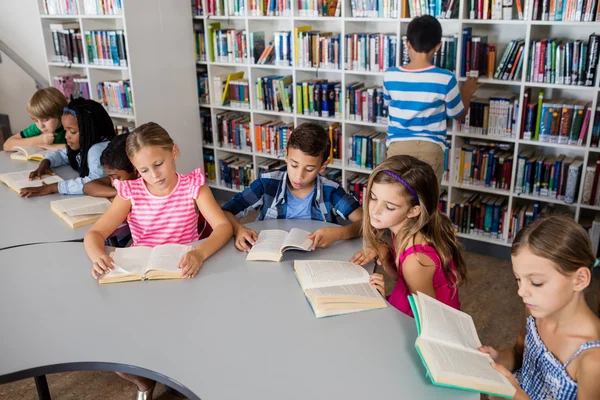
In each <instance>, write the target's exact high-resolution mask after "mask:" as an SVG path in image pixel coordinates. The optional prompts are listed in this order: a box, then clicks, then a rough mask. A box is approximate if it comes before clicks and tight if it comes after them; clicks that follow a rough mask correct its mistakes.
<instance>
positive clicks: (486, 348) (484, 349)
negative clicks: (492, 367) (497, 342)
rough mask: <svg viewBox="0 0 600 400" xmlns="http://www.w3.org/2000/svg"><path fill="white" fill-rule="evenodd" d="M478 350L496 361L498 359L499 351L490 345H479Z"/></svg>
mask: <svg viewBox="0 0 600 400" xmlns="http://www.w3.org/2000/svg"><path fill="white" fill-rule="evenodd" d="M479 351H480V352H482V353H485V354H487V355H489V356H490V357H491V358H492V360H494V362H498V360H500V353H499V352H498V350H496V349H494V348H493V347H491V346H481V347H480V348H479Z"/></svg>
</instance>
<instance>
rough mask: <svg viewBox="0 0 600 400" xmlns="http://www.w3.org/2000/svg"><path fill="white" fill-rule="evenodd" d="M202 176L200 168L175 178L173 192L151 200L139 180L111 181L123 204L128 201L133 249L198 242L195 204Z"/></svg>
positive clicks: (151, 195)
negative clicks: (123, 201) (136, 247)
mask: <svg viewBox="0 0 600 400" xmlns="http://www.w3.org/2000/svg"><path fill="white" fill-rule="evenodd" d="M203 185H204V174H203V173H202V170H201V169H200V168H198V169H196V170H195V171H193V172H192V173H191V174H189V175H181V174H179V173H178V174H177V185H176V186H175V189H173V191H172V192H171V194H168V195H166V196H155V195H153V194H152V193H150V191H149V190H148V188H147V187H146V183H145V182H144V179H143V178H138V179H135V180H131V181H122V182H121V181H119V180H114V186H115V188H116V189H117V192H118V193H119V196H121V197H122V198H123V199H125V200H129V201H131V211H130V212H129V215H128V216H127V223H128V224H129V229H130V230H131V237H132V239H133V246H150V247H154V246H158V245H161V244H190V243H191V242H193V241H196V240H198V214H197V213H196V208H195V202H196V198H197V197H198V191H199V190H200V187H202V186H203Z"/></svg>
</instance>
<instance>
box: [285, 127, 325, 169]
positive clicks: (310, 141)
mask: <svg viewBox="0 0 600 400" xmlns="http://www.w3.org/2000/svg"><path fill="white" fill-rule="evenodd" d="M287 147H288V149H290V148H291V149H298V150H300V151H301V152H303V153H305V154H308V155H309V156H313V157H321V160H322V163H323V162H325V160H327V159H328V158H329V152H330V150H331V141H330V140H329V135H328V134H327V131H326V130H325V128H324V127H323V126H321V125H319V124H317V123H315V122H305V123H303V124H301V125H299V126H297V127H296V129H294V130H293V131H292V134H291V135H290V137H289V139H288V143H287Z"/></svg>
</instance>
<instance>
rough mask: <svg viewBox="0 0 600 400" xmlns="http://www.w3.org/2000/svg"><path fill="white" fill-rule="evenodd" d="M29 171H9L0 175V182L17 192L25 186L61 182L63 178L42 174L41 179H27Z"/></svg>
mask: <svg viewBox="0 0 600 400" xmlns="http://www.w3.org/2000/svg"><path fill="white" fill-rule="evenodd" d="M30 173H31V171H19V172H11V173H8V174H2V175H0V182H3V183H4V184H5V185H6V186H8V187H9V188H11V189H12V190H14V191H15V192H17V193H19V192H20V191H21V189H23V188H26V187H38V186H42V185H43V184H44V183H45V184H46V185H49V184H51V183H56V182H62V181H63V179H62V178H61V177H60V176H58V175H43V176H42V179H34V180H32V181H30V180H29V174H30Z"/></svg>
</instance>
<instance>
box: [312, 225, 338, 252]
mask: <svg viewBox="0 0 600 400" xmlns="http://www.w3.org/2000/svg"><path fill="white" fill-rule="evenodd" d="M338 229H339V228H319V229H317V230H316V231H314V232H313V233H311V234H310V235H308V236H307V237H306V238H307V239H311V240H314V242H313V248H312V249H313V250H314V249H316V248H317V247H329V246H331V245H332V244H334V243H335V242H337V241H338V240H340V238H339V236H338Z"/></svg>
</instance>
